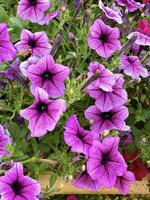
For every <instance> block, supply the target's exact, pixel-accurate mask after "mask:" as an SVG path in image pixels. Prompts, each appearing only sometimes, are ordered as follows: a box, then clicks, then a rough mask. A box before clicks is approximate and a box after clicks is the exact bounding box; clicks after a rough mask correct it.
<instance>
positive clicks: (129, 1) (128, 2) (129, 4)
mask: <svg viewBox="0 0 150 200" xmlns="http://www.w3.org/2000/svg"><path fill="white" fill-rule="evenodd" d="M116 2H117V3H118V4H119V5H120V6H124V7H126V8H127V10H128V11H129V12H134V11H135V10H137V9H139V10H142V8H143V7H144V4H141V3H139V2H136V1H134V0H116Z"/></svg>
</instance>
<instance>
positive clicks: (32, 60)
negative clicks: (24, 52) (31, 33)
mask: <svg viewBox="0 0 150 200" xmlns="http://www.w3.org/2000/svg"><path fill="white" fill-rule="evenodd" d="M38 59H39V57H38V56H31V57H30V58H29V59H28V60H27V61H24V62H22V63H21V64H20V66H19V68H20V71H21V72H22V74H23V75H24V76H25V77H27V71H28V67H29V66H30V65H33V64H35V63H36V62H37V61H38Z"/></svg>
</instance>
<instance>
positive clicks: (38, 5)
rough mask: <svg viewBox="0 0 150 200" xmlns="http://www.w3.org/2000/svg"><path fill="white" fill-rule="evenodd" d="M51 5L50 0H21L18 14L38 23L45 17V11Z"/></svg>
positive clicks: (22, 17)
mask: <svg viewBox="0 0 150 200" xmlns="http://www.w3.org/2000/svg"><path fill="white" fill-rule="evenodd" d="M49 7H50V1H49V0H20V1H19V4H18V9H17V15H18V16H19V17H20V18H21V19H26V20H30V21H31V22H35V23H38V22H39V21H41V20H42V19H43V18H44V12H45V11H47V10H48V9H49Z"/></svg>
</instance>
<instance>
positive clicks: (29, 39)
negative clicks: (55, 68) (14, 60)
mask: <svg viewBox="0 0 150 200" xmlns="http://www.w3.org/2000/svg"><path fill="white" fill-rule="evenodd" d="M15 47H16V49H17V51H18V52H21V51H25V50H30V51H31V54H32V56H43V55H48V54H50V51H51V48H52V46H51V44H50V43H49V39H48V37H47V35H46V33H45V32H36V33H32V32H30V31H29V30H26V29H23V30H22V32H21V36H20V41H19V42H17V43H16V44H15Z"/></svg>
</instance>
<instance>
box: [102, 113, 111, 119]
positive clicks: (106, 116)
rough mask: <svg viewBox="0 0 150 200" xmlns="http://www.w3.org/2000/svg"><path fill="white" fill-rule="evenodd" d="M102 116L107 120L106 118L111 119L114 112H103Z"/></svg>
mask: <svg viewBox="0 0 150 200" xmlns="http://www.w3.org/2000/svg"><path fill="white" fill-rule="evenodd" d="M101 117H102V118H103V119H104V120H105V119H111V117H112V113H111V112H103V113H102V114H101Z"/></svg>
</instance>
